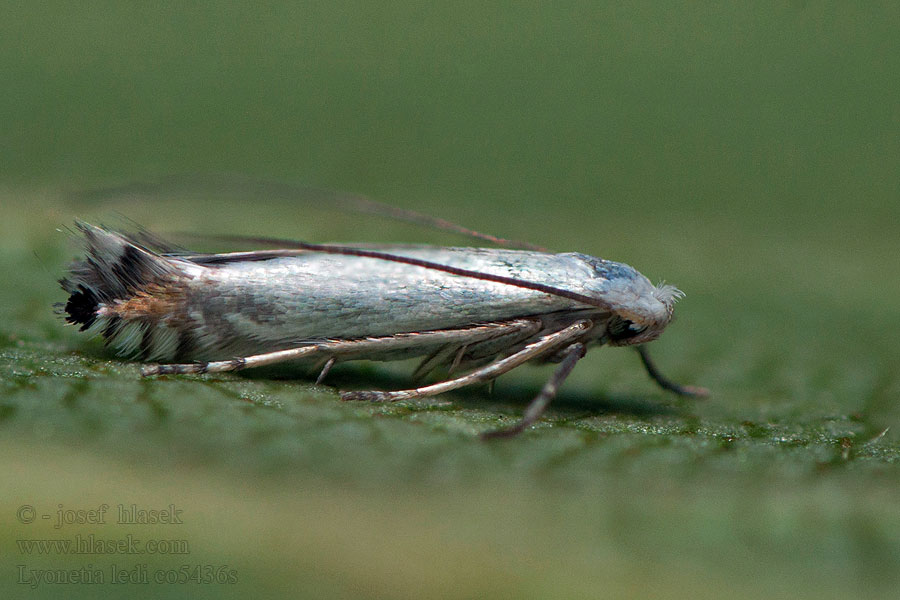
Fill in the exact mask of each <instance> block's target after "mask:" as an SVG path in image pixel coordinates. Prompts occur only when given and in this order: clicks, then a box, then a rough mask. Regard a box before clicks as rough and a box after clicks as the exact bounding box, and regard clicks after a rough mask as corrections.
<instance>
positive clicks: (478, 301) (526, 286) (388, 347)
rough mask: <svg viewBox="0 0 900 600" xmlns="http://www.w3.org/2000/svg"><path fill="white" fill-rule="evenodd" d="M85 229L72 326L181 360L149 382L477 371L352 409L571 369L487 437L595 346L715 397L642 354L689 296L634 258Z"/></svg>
mask: <svg viewBox="0 0 900 600" xmlns="http://www.w3.org/2000/svg"><path fill="white" fill-rule="evenodd" d="M393 210H394V211H395V212H398V211H397V209H393ZM410 215H412V217H413V218H410ZM394 216H398V215H396V214H395V215H394ZM399 216H400V218H406V219H407V220H418V221H419V222H422V221H423V220H425V221H428V224H430V225H437V226H439V227H442V228H445V229H448V228H452V229H454V230H455V231H463V232H465V233H469V234H471V235H474V236H476V237H481V238H486V239H490V240H492V241H499V242H506V240H500V239H499V238H492V237H491V236H486V235H484V234H479V233H477V232H471V231H469V230H464V229H463V228H461V227H459V226H455V225H452V224H448V223H446V222H443V221H437V220H434V219H428V218H427V217H424V216H422V215H417V214H415V213H408V212H407V213H404V214H401V215H399ZM78 228H79V229H80V230H81V232H82V234H83V235H84V240H85V243H86V254H87V257H86V259H85V260H84V261H79V262H75V263H73V264H72V265H71V266H70V268H69V271H70V273H69V276H68V277H67V278H65V279H63V280H61V281H60V283H61V284H62V287H63V289H65V291H66V292H68V294H69V298H68V301H67V302H66V303H65V305H61V308H62V309H63V310H64V312H65V319H66V321H68V322H69V323H72V324H77V325H80V326H81V330H86V331H88V332H89V333H91V334H100V335H102V336H103V337H104V338H105V339H106V342H107V343H108V344H112V345H113V346H114V347H116V349H117V350H118V351H119V353H120V354H122V355H128V356H133V357H135V358H138V359H140V360H145V361H156V362H160V363H169V364H156V365H150V366H147V367H145V368H144V369H143V371H142V373H143V375H145V376H150V375H162V374H176V373H215V372H224V371H237V370H240V369H244V368H250V367H257V366H262V365H269V364H273V363H278V362H282V361H288V360H290V361H307V362H309V363H312V364H313V365H317V366H318V367H319V368H320V369H321V372H320V375H319V379H318V381H322V379H323V378H324V377H325V375H326V374H327V372H328V370H329V369H330V368H331V366H332V365H333V364H334V363H335V362H336V361H349V360H356V359H367V360H397V359H406V358H411V357H422V358H423V360H422V362H421V364H420V365H419V367H418V368H417V369H416V375H417V376H424V375H426V374H428V373H429V372H431V371H432V370H434V369H435V368H438V367H447V368H448V371H449V372H450V373H453V372H459V371H462V372H464V374H463V375H461V376H457V377H455V378H453V379H448V380H445V381H441V382H439V383H434V384H431V385H425V386H422V387H417V388H413V389H408V390H402V391H391V392H382V391H348V392H341V398H342V399H344V400H369V401H394V400H405V399H412V398H420V397H424V396H431V395H434V394H440V393H443V392H447V391H450V390H453V389H456V388H460V387H463V386H466V385H470V384H473V383H477V382H485V381H491V380H493V379H494V378H496V377H497V376H499V375H501V374H503V373H505V372H507V371H509V370H511V369H513V368H515V367H517V366H519V365H521V364H523V363H525V362H528V361H532V360H535V361H550V362H558V363H560V364H559V366H558V368H557V370H556V372H555V373H554V374H553V376H552V377H551V378H550V380H549V381H548V382H547V383H546V384H545V386H544V388H543V389H542V390H541V392H540V393H539V394H538V395H537V397H536V398H535V399H534V400H533V402H532V403H531V404H530V405H529V406H528V408H527V409H526V411H525V415H524V417H523V418H522V420H521V421H520V422H519V423H518V424H516V425H514V426H512V427H509V428H507V429H503V430H499V431H492V432H488V433H486V434H483V437H499V436H509V435H514V434H517V433H519V432H521V431H523V430H524V429H525V428H526V427H528V426H529V425H531V424H533V423H534V422H536V421H537V420H538V419H539V418H540V416H541V414H542V413H543V412H544V410H545V409H546V407H547V405H548V404H549V403H550V401H551V400H552V398H553V397H554V396H555V394H556V391H557V388H558V387H559V385H560V384H561V383H562V382H563V381H564V380H565V378H566V377H567V376H568V374H569V373H570V372H571V370H572V368H573V367H574V365H575V363H576V362H577V361H578V360H579V359H580V358H581V357H583V356H584V353H585V351H586V349H587V348H588V347H590V346H599V345H604V344H606V345H610V346H635V347H636V348H637V349H638V351H639V352H640V356H641V359H642V361H643V363H644V365H645V367H646V368H647V370H648V372H649V374H650V375H651V377H652V378H653V379H654V380H655V381H656V382H657V383H659V384H660V385H661V386H662V387H663V388H665V389H667V390H670V391H673V392H675V393H678V394H682V395H694V396H696V395H703V394H705V393H706V391H705V390H703V389H702V388H693V387H686V386H679V385H677V384H675V383H673V382H671V381H669V380H667V379H665V378H664V377H663V376H662V375H661V374H660V373H659V372H658V371H657V370H656V368H655V367H654V365H653V363H652V362H651V361H650V358H649V356H648V355H647V353H646V350H645V348H644V346H643V345H642V344H645V343H646V342H649V341H652V340H654V339H656V338H657V337H658V336H659V335H660V334H661V333H662V331H663V330H664V329H665V327H666V325H668V324H669V322H670V321H671V320H672V311H673V309H674V305H675V302H676V300H678V299H679V298H681V296H682V293H681V292H680V291H678V290H677V289H676V288H674V287H673V286H670V285H659V286H654V285H653V284H651V283H650V281H649V280H648V279H647V278H646V277H644V276H643V275H641V274H640V273H638V272H637V271H636V270H635V269H633V268H631V267H630V266H628V265H625V264H622V263H617V262H612V261H608V260H604V259H601V258H595V257H592V256H587V255H585V254H578V253H563V254H554V253H549V252H544V251H538V250H512V249H501V248H445V247H433V246H378V247H377V249H374V248H376V247H371V246H369V247H366V246H356V247H351V246H336V245H323V244H310V243H305V242H285V241H281V240H279V242H280V245H281V247H280V248H278V249H274V250H260V251H254V252H233V253H225V254H189V253H184V252H180V253H179V252H173V251H171V250H170V249H168V248H166V247H164V246H163V245H162V244H159V243H156V242H153V241H150V240H151V238H149V237H148V236H143V237H141V236H127V235H123V234H121V233H117V232H114V231H110V230H107V229H104V228H100V227H96V226H92V225H88V224H84V223H78ZM268 241H270V242H271V241H272V240H268ZM188 361H191V362H188Z"/></svg>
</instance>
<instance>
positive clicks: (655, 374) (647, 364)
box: [635, 346, 709, 398]
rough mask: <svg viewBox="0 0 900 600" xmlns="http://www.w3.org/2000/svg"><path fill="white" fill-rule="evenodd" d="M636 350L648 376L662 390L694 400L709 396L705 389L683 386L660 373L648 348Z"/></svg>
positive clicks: (638, 347) (640, 347) (639, 347)
mask: <svg viewBox="0 0 900 600" xmlns="http://www.w3.org/2000/svg"><path fill="white" fill-rule="evenodd" d="M635 349H636V350H637V352H638V354H639V355H640V356H641V362H642V363H644V368H645V369H647V374H648V375H650V378H651V379H653V381H655V382H656V384H657V385H658V386H659V387H661V388H662V389H664V390H667V391H669V392H674V393H676V394H678V395H679V396H690V397H694V398H698V397H700V398H702V397H704V396H708V395H709V390H708V389H706V388H704V387H695V386H692V385H681V384H678V383H675V382H674V381H672V380H671V379H668V378H667V377H666V376H665V375H663V374H662V373H660V371H659V369H658V368H656V365H655V364H654V363H653V361H652V360H651V359H650V354H649V353H648V352H647V348H645V347H644V346H636V347H635Z"/></svg>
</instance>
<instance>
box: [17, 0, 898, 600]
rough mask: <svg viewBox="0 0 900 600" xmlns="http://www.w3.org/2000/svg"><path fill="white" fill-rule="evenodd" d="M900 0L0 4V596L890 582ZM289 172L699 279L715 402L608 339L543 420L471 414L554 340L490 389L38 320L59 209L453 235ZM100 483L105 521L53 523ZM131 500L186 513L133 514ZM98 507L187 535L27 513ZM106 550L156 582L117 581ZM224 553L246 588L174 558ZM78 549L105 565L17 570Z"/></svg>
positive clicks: (854, 590)
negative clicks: (184, 351)
mask: <svg viewBox="0 0 900 600" xmlns="http://www.w3.org/2000/svg"><path fill="white" fill-rule="evenodd" d="M898 6H900V5H898V4H897V3H895V2H865V3H854V2H824V1H815V0H810V1H805V2H803V1H795V2H773V1H763V2H755V3H751V4H747V5H740V4H733V5H732V4H725V5H720V4H714V3H705V2H646V3H642V2H627V3H600V2H570V3H562V4H559V3H552V4H551V3H543V2H530V1H525V2H494V3H487V4H486V3H481V2H452V3H439V5H434V4H433V3H416V2H392V3H382V2H346V1H331V2H321V3H306V2H302V3H291V2H253V3H249V2H248V3H236V2H218V3H188V2H184V3H168V4H166V5H163V4H161V3H123V2H90V1H88V2H79V3H69V2H41V3H13V2H3V3H2V5H0V87H2V89H3V92H2V93H0V206H2V212H0V274H2V282H3V283H2V285H0V432H2V436H0V446H2V450H0V452H2V456H3V465H4V466H3V469H0V489H2V492H0V500H2V501H0V522H2V523H3V527H2V534H0V544H2V550H0V555H2V557H3V558H2V563H3V564H2V572H0V589H2V590H3V597H4V598H20V597H21V598H26V597H27V598H41V597H57V596H58V595H65V596H66V597H72V598H76V597H122V596H124V595H127V596H128V597H135V598H137V597H154V598H159V597H193V598H200V597H216V598H223V597H250V596H253V597H257V596H258V597H267V596H277V595H284V596H288V595H289V596H294V597H297V596H299V597H316V598H330V597H335V598H336V597H342V598H347V597H357V598H380V597H383V598H422V597H435V596H441V597H459V598H463V597H488V598H494V597H496V598H500V597H522V598H525V597H534V598H546V597H561V598H562V597H585V598H587V597H590V598H595V597H635V598H639V597H655V598H682V597H694V598H721V597H726V596H727V597H732V598H758V597H761V596H767V597H793V598H807V597H808V598H813V597H815V598H849V597H852V598H887V597H893V596H894V595H896V594H897V593H898V590H900V513H898V508H897V506H898V501H900V473H898V466H897V461H898V458H900V376H898V370H900V359H898V356H900V352H898V344H897V335H896V332H897V331H898V328H900V303H898V284H897V282H898V280H900V261H898V234H900V202H898V201H900V177H898V174H900V35H898V28H900V8H898ZM210 173H212V174H218V175H211V176H210V175H208V174H210ZM196 174H205V175H196ZM236 174H239V175H236ZM133 182H140V183H141V185H129V184H133ZM273 182H287V183H290V184H297V185H300V186H313V187H315V188H320V189H327V190H341V191H346V192H354V193H363V194H367V195H369V196H370V197H373V198H376V199H378V200H382V201H386V202H389V203H391V204H394V205H397V206H401V207H406V208H413V209H417V210H421V211H423V212H427V213H429V214H433V215H435V216H440V217H443V218H447V219H451V220H455V221H459V222H461V223H463V224H465V225H468V226H470V227H474V228H477V229H482V230H486V231H489V232H491V233H494V234H497V235H503V236H507V237H512V238H520V239H527V240H529V241H532V242H534V243H538V244H542V245H546V246H548V247H552V248H554V249H558V250H577V251H582V252H586V253H589V254H594V255H598V256H603V257H605V258H611V259H616V260H620V261H623V262H627V263H629V264H632V265H634V266H635V267H637V268H638V269H639V270H641V271H642V272H643V273H645V274H646V275H648V276H649V277H650V278H651V279H654V280H661V279H665V280H667V281H669V282H671V283H675V284H677V285H678V286H679V287H681V288H682V289H683V290H684V291H685V292H686V294H687V296H686V298H685V299H684V300H683V301H682V302H681V303H680V305H679V307H678V310H677V321H676V322H675V323H673V324H672V325H671V326H670V328H669V330H668V331H667V332H666V334H665V335H664V336H663V337H662V338H661V339H660V340H659V341H658V342H655V343H654V344H653V350H654V352H655V355H656V357H657V359H658V361H659V363H660V365H661V367H662V368H664V370H665V371H666V372H667V373H668V374H669V375H670V376H672V377H673V378H676V379H678V380H679V381H683V382H686V383H694V384H700V385H705V386H707V387H709V388H710V389H711V390H712V395H711V397H710V398H709V399H706V400H702V401H683V400H678V399H675V398H673V397H671V396H669V395H666V394H665V393H663V392H660V391H659V390H657V389H656V388H655V387H654V386H653V385H652V384H651V383H650V382H649V381H648V380H647V377H646V375H645V374H644V373H643V372H642V370H641V368H640V365H639V363H638V360H637V357H636V356H634V353H632V352H629V351H626V350H610V349H600V350H595V351H593V352H592V353H591V354H589V356H588V358H586V359H585V360H584V361H583V364H581V365H579V368H578V369H576V371H575V373H574V375H573V376H572V378H571V379H570V381H569V382H568V383H567V385H566V386H565V387H564V389H563V391H562V393H561V395H560V397H559V399H558V401H557V402H556V403H555V404H554V405H553V407H552V409H551V411H550V412H549V413H548V415H547V417H546V418H545V419H544V420H543V421H542V422H541V423H540V424H539V426H537V427H535V428H534V429H533V430H531V431H529V432H528V433H526V434H525V435H522V436H521V437H519V438H518V439H514V440H509V441H505V442H502V443H482V442H480V441H478V439H477V437H476V434H477V432H479V431H483V430H486V429H489V428H492V427H496V426H498V425H500V424H503V423H509V422H511V421H512V419H515V418H516V417H517V416H518V415H519V414H521V411H522V410H523V408H524V407H525V406H526V404H527V402H528V401H529V399H530V398H531V396H532V395H533V394H534V393H535V392H536V391H537V389H538V388H539V386H540V385H541V382H542V381H543V380H544V379H545V378H546V377H547V375H548V373H549V370H548V369H547V368H545V367H526V368H523V369H519V370H518V371H516V372H515V373H512V374H510V375H507V376H504V377H503V378H502V379H501V380H500V381H499V382H498V384H497V387H496V389H495V391H494V393H493V394H492V395H491V394H489V393H488V391H487V390H486V389H484V388H481V389H471V390H464V391H462V392H461V393H458V394H453V395H448V396H445V397H442V398H441V399H440V400H441V402H439V403H437V404H427V403H401V404H396V405H391V406H372V405H366V404H360V403H341V402H340V401H339V400H338V398H337V395H336V394H335V393H334V391H333V390H334V387H325V386H320V387H317V386H313V385H312V384H311V383H310V382H309V380H308V379H304V374H303V373H296V372H291V371H290V370H289V369H288V370H274V371H268V372H265V373H261V374H253V373H248V374H246V375H241V376H215V377H213V376H204V377H181V378H175V377H173V378H166V379H160V380H141V379H140V378H139V376H138V366H137V365H136V364H134V363H132V362H129V361H123V360H117V359H115V357H113V356H111V355H110V354H109V353H107V352H106V351H105V350H104V349H103V347H102V344H101V343H100V342H98V341H97V340H93V341H89V340H87V339H85V338H84V337H83V336H80V335H79V334H78V333H77V332H76V331H74V330H73V329H72V328H66V327H63V326H62V323H61V321H60V319H59V318H58V317H57V316H56V315H54V314H53V309H52V304H53V303H54V302H59V301H61V300H63V298H64V295H63V293H62V292H61V290H59V289H58V287H57V284H56V280H57V279H58V278H59V277H60V276H61V275H62V274H63V272H64V269H65V265H66V263H67V261H68V260H70V259H71V258H73V257H74V256H76V255H77V253H78V249H77V245H76V244H73V242H72V240H71V239H70V238H69V236H67V235H66V234H65V233H60V232H59V231H58V229H60V228H64V227H67V226H69V225H70V224H71V222H72V220H73V219H75V218H83V219H87V220H93V221H100V222H106V223H114V224H115V223H117V222H121V221H122V220H125V221H135V222H138V223H141V224H143V225H145V226H147V227H148V228H150V229H152V230H154V231H160V232H182V231H191V232H199V233H206V234H209V233H236V234H245V235H271V236H285V237H293V238H300V239H309V240H313V241H334V240H338V241H415V242H434V243H441V244H450V243H457V244H465V243H469V242H468V241H467V240H465V239H463V240H460V239H459V238H455V237H453V236H449V235H446V234H442V233H432V232H428V231H422V230H420V229H415V228H410V227H408V226H402V225H399V224H396V223H392V222H385V221H383V220H378V219H375V218H372V217H363V216H360V215H354V214H347V213H343V212H338V211H335V210H333V209H332V207H331V202H330V201H329V200H328V196H327V195H324V196H323V195H321V194H310V193H308V192H305V191H304V190H303V189H302V188H296V189H294V188H290V189H288V190H287V191H286V188H284V187H283V186H281V185H280V184H279V185H274V184H273ZM123 185H124V186H127V187H126V188H125V189H119V190H118V191H112V192H109V191H101V192H97V191H96V190H98V189H104V188H106V189H108V188H110V187H113V188H115V187H116V186H123ZM85 192H87V193H85ZM410 371H411V366H410V365H402V364H401V365H380V364H379V365H368V364H358V365H347V366H344V367H339V368H336V369H335V373H334V375H333V377H332V378H330V379H329V381H328V382H327V383H329V384H330V386H335V387H346V388H353V387H355V388H366V387H370V388H371V387H378V388H390V387H404V386H405V385H408V383H409V379H408V374H409V372H410ZM103 503H106V504H109V505H110V506H111V507H113V508H112V509H111V515H112V516H111V517H108V520H107V522H106V523H104V524H96V523H95V524H84V525H79V524H73V525H66V526H64V527H61V528H59V529H55V528H54V526H53V525H54V519H55V516H56V511H57V510H58V508H59V507H60V505H62V508H63V510H70V509H71V510H88V509H91V508H96V507H98V506H99V505H100V504H103ZM118 504H123V505H125V506H131V504H135V505H137V506H138V507H139V508H146V509H159V508H165V507H167V506H169V505H175V506H176V507H177V508H178V509H180V510H182V511H183V512H182V513H181V514H182V519H183V521H184V523H183V524H179V525H156V526H148V525H122V524H116V523H115V522H114V521H115V519H114V518H113V516H114V514H115V513H114V510H115V507H116V506H117V505H118ZM22 506H34V507H35V511H36V513H35V514H37V515H39V516H38V518H37V519H36V520H35V521H34V522H31V523H26V522H23V521H27V519H22V518H21V514H20V513H19V512H18V510H19V508H20V507H22ZM42 514H47V515H48V516H50V517H51V518H50V519H46V520H45V519H42V518H40V515H42ZM91 534H93V535H94V536H95V538H97V539H123V538H125V537H126V536H128V535H131V536H133V537H134V538H138V539H142V540H143V539H154V538H156V539H169V540H187V541H188V542H189V547H190V551H189V553H188V554H181V555H172V554H163V555H159V554H157V555H146V554H140V555H135V554H123V553H112V554H91V555H83V554H82V555H66V554H60V553H56V552H49V553H47V554H40V553H39V552H38V551H37V550H34V549H32V551H31V552H30V553H29V552H28V551H26V550H24V549H23V546H22V545H21V543H20V542H19V541H20V540H31V539H37V540H50V539H74V538H75V536H77V535H81V536H82V537H86V536H89V535H91ZM114 566H115V568H117V569H119V570H123V569H124V570H128V571H129V572H130V571H133V570H137V571H138V573H140V569H141V568H144V569H145V570H146V572H147V576H148V578H149V579H150V580H151V581H150V583H146V584H142V583H135V584H112V583H110V582H109V580H110V573H111V569H113V567H114ZM223 566H224V567H227V569H226V571H227V570H230V569H233V570H234V572H235V573H236V579H237V582H236V583H224V584H220V583H199V582H198V581H196V579H197V577H194V578H188V581H187V582H185V583H180V584H179V583H176V584H156V583H153V582H152V578H153V576H154V573H156V572H158V571H162V572H163V573H166V572H168V571H174V572H182V571H181V570H182V569H186V572H187V574H188V575H191V574H195V573H198V571H195V570H194V569H195V568H196V567H201V569H207V568H208V567H213V568H215V569H216V570H215V571H214V573H218V572H219V571H218V569H219V568H220V567H223ZM78 568H86V569H90V570H93V569H98V570H100V571H101V572H103V573H104V576H105V583H102V584H100V583H98V584H95V585H87V584H72V583H70V584H57V585H49V584H46V583H44V584H40V585H37V584H36V582H34V581H33V579H34V576H33V575H32V574H31V573H32V571H33V570H40V569H51V570H58V569H78ZM202 572H203V573H207V572H208V571H202ZM32 583H34V585H31V584H32Z"/></svg>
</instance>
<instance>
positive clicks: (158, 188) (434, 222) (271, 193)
mask: <svg viewBox="0 0 900 600" xmlns="http://www.w3.org/2000/svg"><path fill="white" fill-rule="evenodd" d="M190 192H193V193H198V192H204V193H220V194H235V193H238V194H241V195H254V196H264V197H268V198H280V199H282V200H292V201H295V200H298V199H303V200H304V201H307V202H328V203H330V204H331V205H332V206H335V207H337V208H341V209H344V210H347V211H352V212H356V213H359V214H366V215H376V216H379V217H383V218H387V219H393V220H395V221H401V222H405V223H412V224H414V225H418V226H420V227H425V228H429V229H434V230H438V231H449V232H452V233H456V234H458V235H462V236H466V237H470V238H473V239H479V240H484V241H486V242H490V243H492V244H497V245H499V246H506V247H508V248H520V249H523V250H536V251H539V252H540V251H545V250H546V249H545V248H543V247H541V246H538V245H536V244H530V243H528V242H522V241H518V240H510V239H507V238H502V237H497V236H494V235H490V234H487V233H481V232H480V231H475V230H474V229H469V228H468V227H463V226H462V225H458V224H456V223H453V222H452V221H448V220H446V219H441V218H438V217H432V216H430V215H426V214H423V213H420V212H417V211H414V210H408V209H404V208H397V207H396V206H391V205H389V204H384V203H382V202H378V201H376V200H372V199H371V198H369V197H367V196H363V195H361V194H350V193H342V192H334V191H330V190H324V189H320V188H313V187H307V186H303V185H298V184H294V183H288V182H284V181H278V180H275V179H261V178H256V177H250V176H248V175H240V174H236V173H222V174H181V175H171V176H168V177H164V178H162V179H160V180H159V181H157V182H149V183H148V182H132V183H128V184H126V185H120V186H112V187H106V188H97V189H94V190H87V191H82V192H78V193H76V194H73V197H74V198H76V199H77V200H81V201H89V200H93V201H96V200H108V199H112V198H116V197H120V196H128V195H131V196H146V195H157V196H159V195H163V194H172V193H182V194H183V193H190Z"/></svg>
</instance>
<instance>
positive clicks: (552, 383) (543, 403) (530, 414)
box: [481, 342, 586, 440]
mask: <svg viewBox="0 0 900 600" xmlns="http://www.w3.org/2000/svg"><path fill="white" fill-rule="evenodd" d="M585 351H586V348H585V346H584V344H582V343H581V342H577V343H575V344H572V345H571V346H569V347H568V348H566V349H565V350H564V351H563V357H564V358H563V359H562V362H560V364H559V366H558V367H557V368H556V371H554V372H553V375H552V376H551V377H550V379H549V380H548V381H547V383H545V384H544V387H543V388H542V389H541V393H540V394H538V395H537V396H535V398H534V400H532V401H531V404H529V405H528V408H526V409H525V414H524V415H523V416H522V420H521V421H519V422H518V423H516V424H515V425H513V426H512V427H507V428H505V429H497V430H494V431H488V432H486V433H482V434H481V439H483V440H490V439H494V438H503V437H512V436H514V435H518V434H520V433H522V432H523V431H525V428H527V427H528V426H530V425H533V424H534V423H536V422H537V420H538V419H540V418H541V415H542V414H544V411H545V410H547V406H549V405H550V402H551V401H552V400H553V398H555V397H556V392H557V391H558V390H559V386H561V385H562V383H563V381H565V380H566V377H568V376H569V373H571V372H572V369H573V368H575V363H577V362H578V361H579V360H581V359H582V358H584V353H585ZM492 383H493V382H492Z"/></svg>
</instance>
